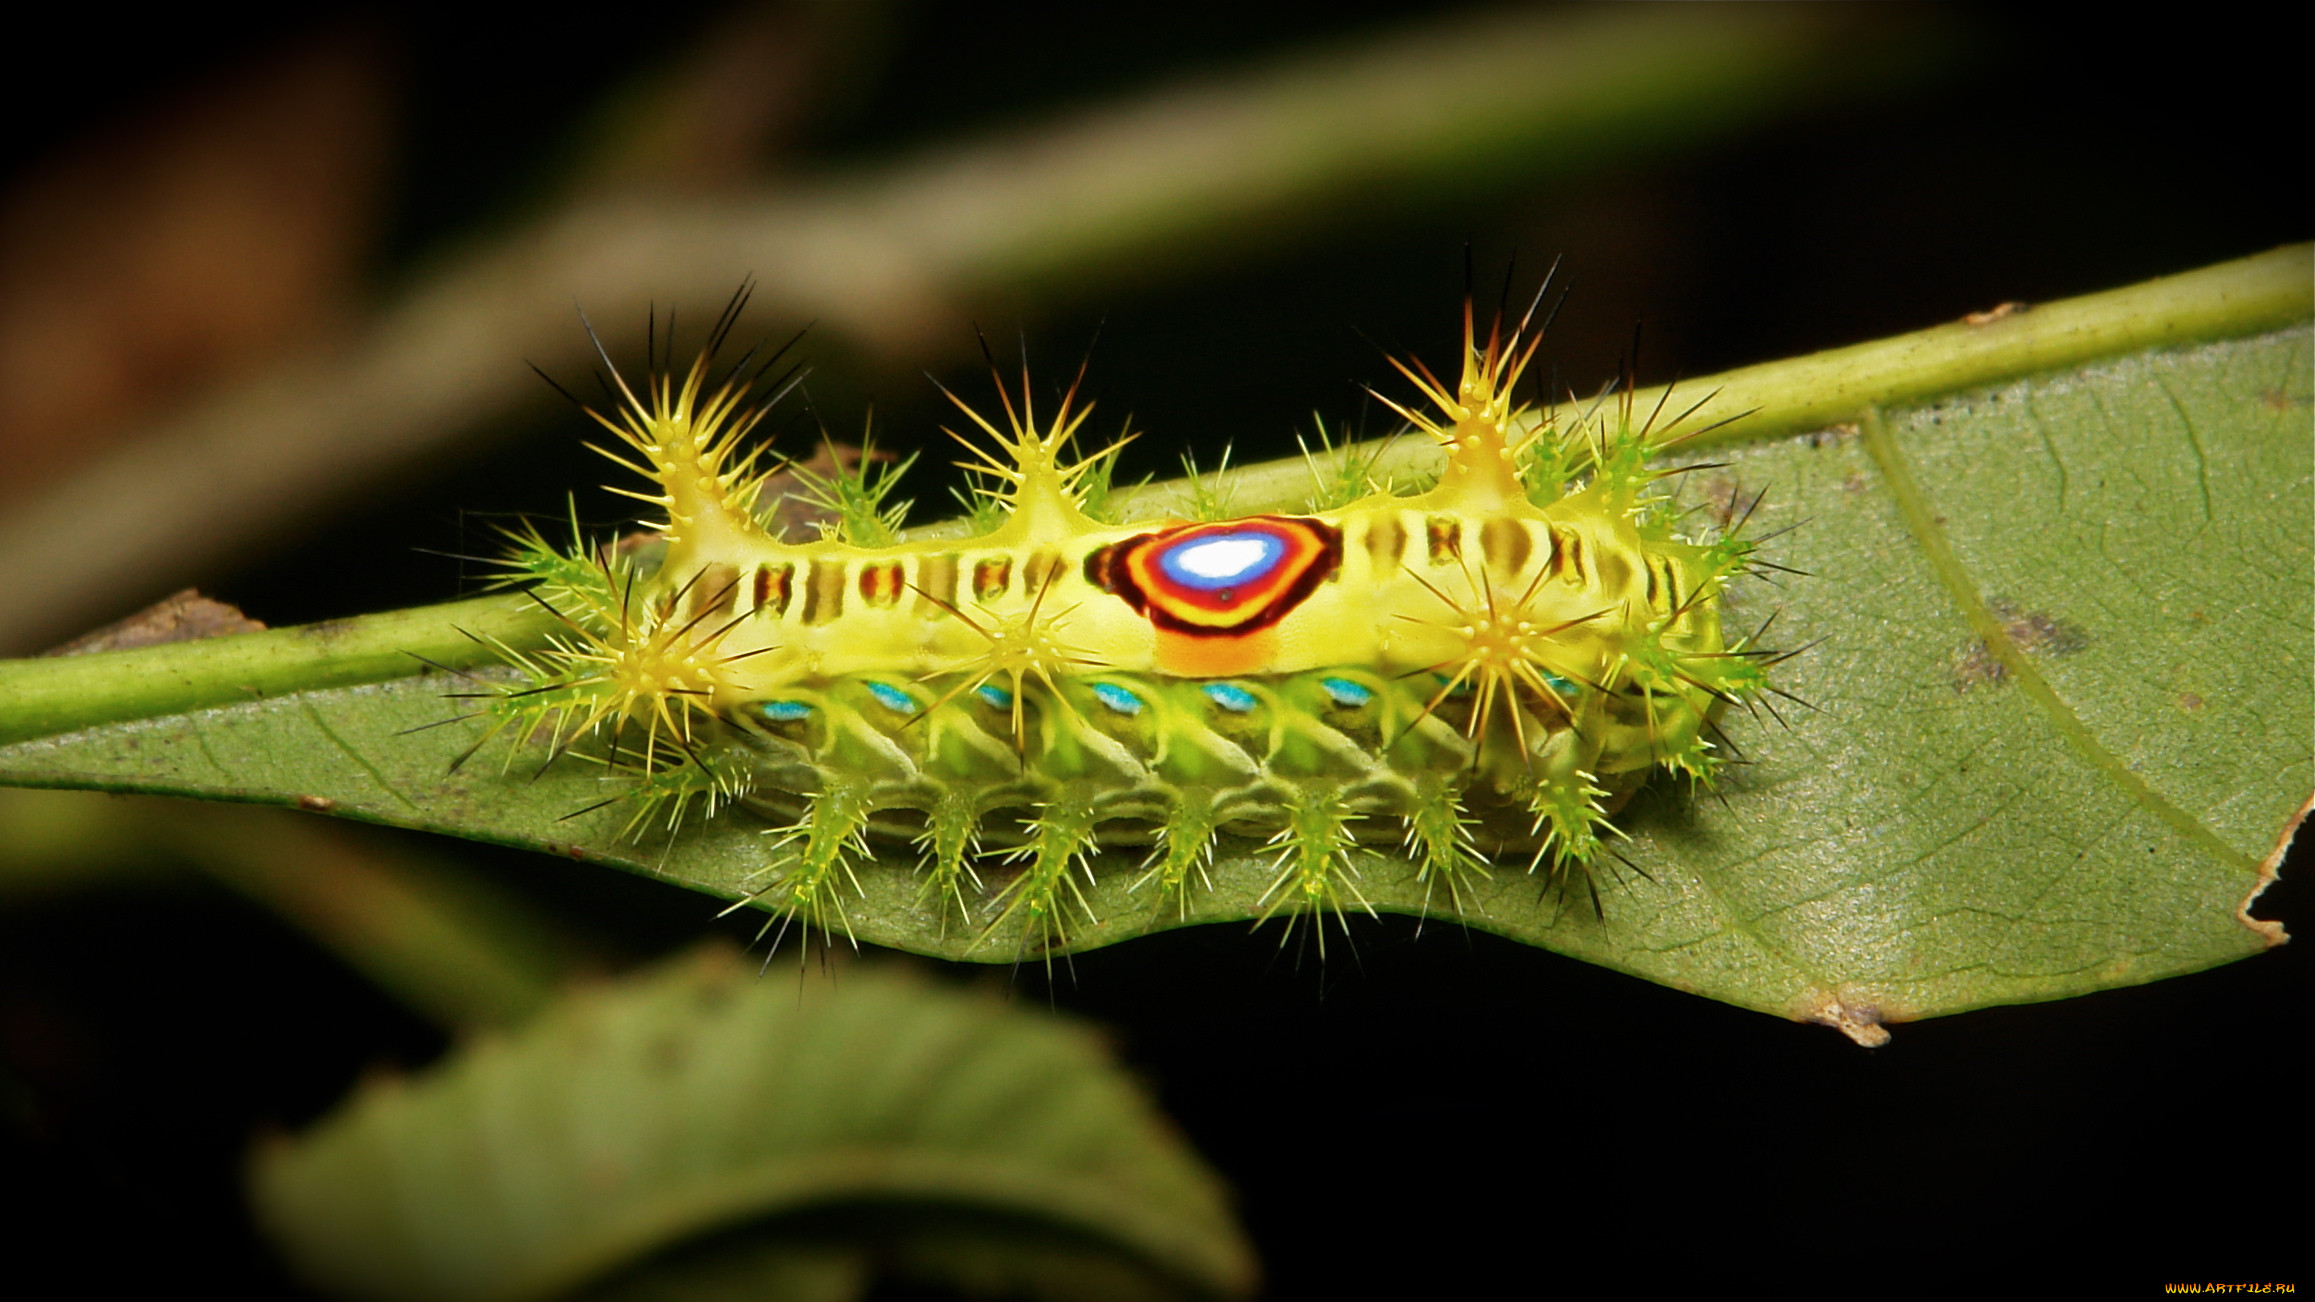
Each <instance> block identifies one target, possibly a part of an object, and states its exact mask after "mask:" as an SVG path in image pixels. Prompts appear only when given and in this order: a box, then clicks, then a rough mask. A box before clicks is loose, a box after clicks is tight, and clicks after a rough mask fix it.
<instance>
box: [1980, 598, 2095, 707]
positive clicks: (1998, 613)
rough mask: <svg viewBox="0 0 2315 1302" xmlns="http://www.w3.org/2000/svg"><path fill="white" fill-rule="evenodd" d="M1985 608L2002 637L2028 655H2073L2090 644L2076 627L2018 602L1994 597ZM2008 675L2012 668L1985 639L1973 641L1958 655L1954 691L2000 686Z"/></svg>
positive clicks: (2086, 636) (2087, 638) (2087, 636)
mask: <svg viewBox="0 0 2315 1302" xmlns="http://www.w3.org/2000/svg"><path fill="white" fill-rule="evenodd" d="M1986 609H1987V610H1989V611H1991V612H1992V613H1993V616H1994V618H1996V619H1999V620H2000V621H2001V622H2002V636H2003V638H2004V639H2005V640H2007V641H2008V642H2009V644H2010V645H2011V646H2014V647H2016V648H2017V649H2018V650H2020V651H2023V652H2025V653H2026V654H2027V655H2033V656H2063V655H2072V654H2073V653H2074V652H2076V651H2079V650H2081V649H2082V648H2083V647H2086V646H2088V645H2089V644H2090V638H2089V635H2088V634H2086V633H2084V632H2082V631H2081V630H2080V629H2078V628H2076V627H2074V626H2073V625H2071V624H2068V623H2066V622H2065V621H2063V620H2060V619H2058V618H2056V617H2054V616H2051V615H2047V614H2044V613H2042V612H2041V611H2038V610H2026V609H2023V608H2021V607H2020V606H2018V605H2017V604H2016V603H2015V602H2011V601H2006V600H2004V599H2002V598H2000V597H1994V598H1992V599H1990V600H1988V601H1987V602H1986ZM2009 674H2010V671H2009V666H2008V665H2005V664H2003V663H2002V659H2001V657H2000V656H1998V655H1996V654H1994V651H1993V648H1992V647H1990V646H1988V645H1987V644H1986V643H1985V641H1984V640H1983V639H1973V640H1971V641H1969V642H1966V643H1964V644H1963V645H1962V647H1961V649H1960V650H1959V651H1958V652H1956V653H1955V656H1954V665H1953V690H1955V691H1957V692H1966V691H1968V690H1969V689H1970V688H1972V687H1975V686H1977V685H1978V684H1979V683H2001V682H2003V681H2006V680H2007V679H2008V678H2009Z"/></svg>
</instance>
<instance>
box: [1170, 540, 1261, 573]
mask: <svg viewBox="0 0 2315 1302" xmlns="http://www.w3.org/2000/svg"><path fill="white" fill-rule="evenodd" d="M1271 547H1272V544H1271V543H1270V542H1268V541H1267V540H1266V539H1261V538H1216V539H1214V540H1213V541H1211V542H1202V543H1192V544H1191V545H1190V546H1187V547H1184V548H1182V549H1181V550H1180V551H1178V552H1175V553H1174V554H1173V556H1172V557H1170V558H1169V559H1170V560H1171V561H1172V562H1173V566H1174V568H1176V569H1179V570H1181V571H1183V572H1184V573H1186V574H1188V575H1190V576H1192V577H1194V578H1200V579H1234V578H1237V577H1238V576H1239V575H1241V574H1244V573H1246V572H1247V571H1248V570H1253V569H1259V568H1260V567H1261V565H1262V563H1263V562H1264V561H1266V560H1268V559H1269V557H1270V551H1271Z"/></svg>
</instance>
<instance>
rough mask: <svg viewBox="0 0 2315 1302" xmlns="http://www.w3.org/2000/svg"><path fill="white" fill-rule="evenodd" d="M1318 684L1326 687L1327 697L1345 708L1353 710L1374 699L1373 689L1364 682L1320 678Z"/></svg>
mask: <svg viewBox="0 0 2315 1302" xmlns="http://www.w3.org/2000/svg"><path fill="white" fill-rule="evenodd" d="M1318 685H1319V686H1320V687H1323V688H1325V689H1326V694H1327V696H1328V698H1330V699H1331V700H1333V702H1334V703H1335V704H1336V705H1339V706H1341V707H1342V708H1344V709H1346V710H1355V709H1357V708H1358V707H1360V706H1362V705H1365V704H1366V703H1367V702H1369V701H1371V700H1373V699H1375V694H1374V692H1373V690H1372V689H1370V688H1368V687H1367V685H1366V684H1364V683H1354V682H1352V681H1351V680H1349V679H1348V678H1321V679H1319V680H1318Z"/></svg>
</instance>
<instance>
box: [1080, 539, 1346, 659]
mask: <svg viewBox="0 0 2315 1302" xmlns="http://www.w3.org/2000/svg"><path fill="white" fill-rule="evenodd" d="M1341 563H1342V534H1341V532H1340V531H1339V530H1337V529H1336V528H1335V527H1334V526H1332V525H1330V524H1327V523H1326V522H1325V521H1323V520H1314V519H1307V518H1300V517H1294V516H1282V515H1258V516H1254V517H1252V518H1250V519H1245V520H1233V521H1230V522H1229V523H1227V524H1191V525H1181V526H1177V527H1175V528H1172V529H1166V530H1163V531H1160V532H1158V533H1146V534H1141V535H1139V536H1137V537H1133V538H1128V539H1126V540H1124V541H1123V542H1117V543H1112V544H1110V545H1109V546H1107V547H1104V548H1102V549H1101V550H1099V551H1096V552H1094V553H1093V554H1091V555H1090V556H1087V557H1086V558H1085V577H1086V580H1087V581H1088V582H1090V583H1092V584H1093V585H1094V586H1095V587H1097V588H1101V589H1103V590H1104V591H1107V592H1112V593H1115V594H1117V596H1118V597H1119V598H1121V599H1123V600H1124V601H1125V602H1126V604H1128V605H1130V606H1132V607H1133V608H1134V609H1135V610H1137V611H1140V612H1141V613H1142V614H1144V615H1146V616H1148V617H1149V621H1150V622H1151V623H1152V624H1155V625H1157V626H1158V627H1159V628H1165V629H1172V630H1174V631H1176V632H1180V633H1190V634H1194V635H1196V636H1200V637H1234V636H1238V635H1242V634H1246V633H1251V632H1254V631H1255V630H1257V629H1262V628H1268V627H1269V626H1270V625H1272V624H1275V623H1277V622H1278V621H1279V620H1280V619H1283V618H1285V616H1286V614H1287V613H1288V612H1289V611H1291V610H1293V609H1294V608H1295V607H1296V606H1299V605H1301V604H1302V601H1303V599H1304V598H1306V597H1308V596H1309V595H1310V594H1311V592H1312V591H1313V590H1314V589H1316V588H1317V587H1318V585H1319V584H1320V583H1321V582H1323V581H1325V579H1326V576H1327V575H1329V574H1332V573H1334V571H1335V569H1336V567H1337V566H1339V565H1340V564H1341Z"/></svg>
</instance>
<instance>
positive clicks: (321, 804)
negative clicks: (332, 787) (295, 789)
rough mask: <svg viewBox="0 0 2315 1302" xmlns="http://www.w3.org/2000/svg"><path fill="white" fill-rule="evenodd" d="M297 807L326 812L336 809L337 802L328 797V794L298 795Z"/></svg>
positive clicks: (319, 812) (320, 812)
mask: <svg viewBox="0 0 2315 1302" xmlns="http://www.w3.org/2000/svg"><path fill="white" fill-rule="evenodd" d="M297 807H298V808H299V809H304V810H310V811H312V812H313V813H316V814H326V813H329V812H330V811H331V810H333V809H336V808H337V807H338V802H337V801H335V800H332V799H330V798H329V797H328V796H299V797H298V798H297Z"/></svg>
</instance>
